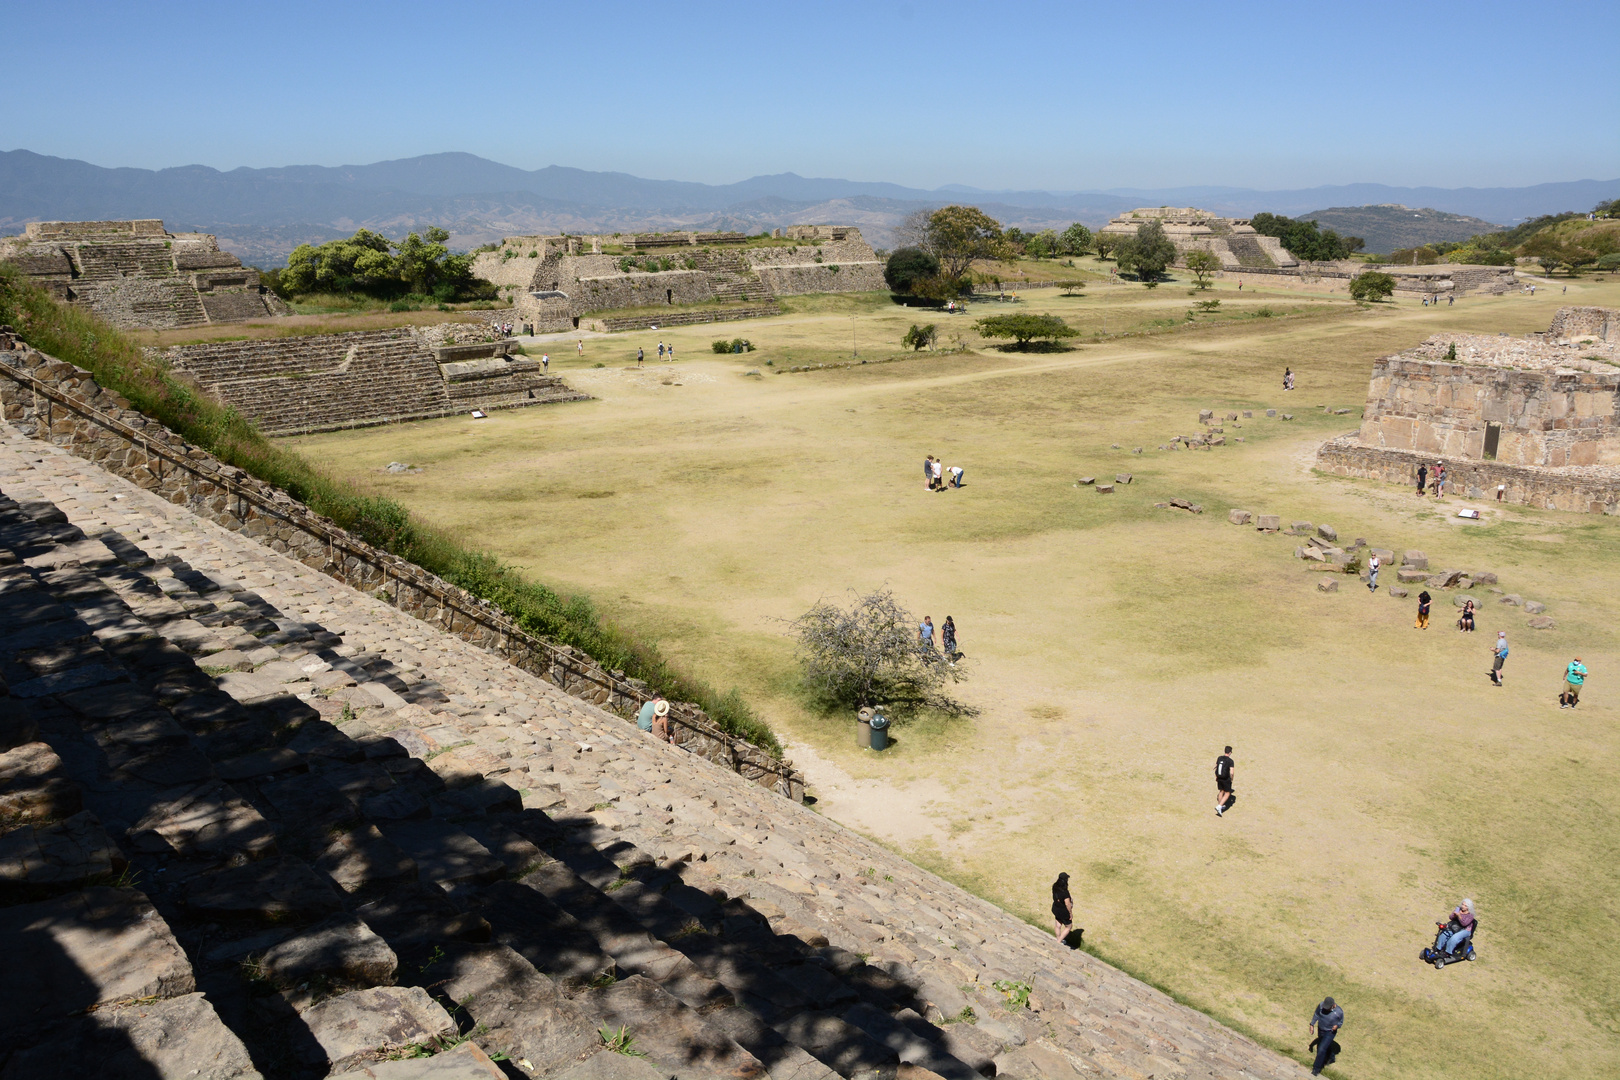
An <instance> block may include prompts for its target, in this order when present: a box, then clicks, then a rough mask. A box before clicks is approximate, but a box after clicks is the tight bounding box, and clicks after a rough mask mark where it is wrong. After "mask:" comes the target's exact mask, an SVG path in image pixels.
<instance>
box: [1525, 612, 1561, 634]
mask: <svg viewBox="0 0 1620 1080" xmlns="http://www.w3.org/2000/svg"><path fill="white" fill-rule="evenodd" d="M1525 625H1526V626H1528V627H1529V628H1530V629H1532V630H1551V629H1552V628H1553V627H1555V626H1557V625H1558V624H1557V623H1555V622H1553V620H1552V616H1551V615H1534V616H1532V617H1531V618H1530V621H1529V622H1527V623H1525Z"/></svg>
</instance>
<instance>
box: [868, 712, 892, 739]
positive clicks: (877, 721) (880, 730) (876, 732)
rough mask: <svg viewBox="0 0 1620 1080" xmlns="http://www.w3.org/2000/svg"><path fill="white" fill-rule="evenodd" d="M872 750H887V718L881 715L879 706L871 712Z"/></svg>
mask: <svg viewBox="0 0 1620 1080" xmlns="http://www.w3.org/2000/svg"><path fill="white" fill-rule="evenodd" d="M871 727H872V749H874V750H887V749H888V748H889V718H888V717H887V716H884V715H883V707H882V706H881V705H880V706H878V707H877V708H876V709H874V710H873V711H872V724H871Z"/></svg>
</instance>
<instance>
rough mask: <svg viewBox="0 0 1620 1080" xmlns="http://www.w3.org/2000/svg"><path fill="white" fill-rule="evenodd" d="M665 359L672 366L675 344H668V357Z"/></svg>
mask: <svg viewBox="0 0 1620 1080" xmlns="http://www.w3.org/2000/svg"><path fill="white" fill-rule="evenodd" d="M666 359H668V360H669V362H670V363H672V364H673V363H674V362H675V343H674V342H673V341H672V342H670V343H669V356H668V357H667V358H666Z"/></svg>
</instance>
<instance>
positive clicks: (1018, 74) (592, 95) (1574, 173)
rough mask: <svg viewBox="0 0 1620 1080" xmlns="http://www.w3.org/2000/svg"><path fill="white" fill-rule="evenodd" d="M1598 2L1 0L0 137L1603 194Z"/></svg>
mask: <svg viewBox="0 0 1620 1080" xmlns="http://www.w3.org/2000/svg"><path fill="white" fill-rule="evenodd" d="M1615 13H1616V9H1615V7H1614V4H1613V3H1612V0H1610V2H1608V3H1560V2H1555V0H1536V2H1533V3H1525V2H1523V0H1519V2H1516V3H1480V2H1475V3H1435V2H1425V3H1378V2H1365V0H1363V2H1357V3H1344V2H1337V3H1286V4H1284V3H1279V4H1266V3H1225V4H1219V3H1210V2H1207V0H1206V2H1204V3H1196V4H1177V3H1154V4H1131V3H1117V2H1116V3H1111V4H1092V3H1051V4H1049V3H1042V2H1018V3H1010V4H994V3H992V4H984V3H978V4H951V3H940V4H932V3H923V2H920V0H871V2H868V3H841V2H829V3H810V2H800V3H795V4H771V3H757V2H756V3H703V4H685V3H677V2H664V3H608V2H590V0H587V2H584V3H578V2H576V3H568V4H553V3H537V2H517V0H509V2H499V0H491V2H464V3H457V2H449V3H446V2H442V0H441V2H439V3H433V4H420V3H415V2H400V0H389V2H355V3H344V2H341V0H331V2H327V3H305V2H301V0H293V2H283V3H275V4H243V3H221V2H218V0H212V2H208V3H161V2H159V3H150V4H136V3H121V4H113V3H97V2H85V0H81V2H79V3H75V4H48V3H25V2H22V0H12V2H10V3H8V4H7V5H6V11H5V17H4V23H5V26H6V31H7V32H6V35H5V36H6V38H7V41H8V46H9V48H8V50H7V52H8V55H9V56H10V57H11V60H12V63H11V65H10V67H9V70H8V74H7V76H6V86H5V91H4V104H3V105H0V149H28V150H33V151H36V152H39V153H44V154H54V155H58V156H62V157H72V158H81V159H83V160H86V161H90V162H93V163H95V164H98V165H106V166H117V165H134V166H140V167H145V168H161V167H165V166H170V165H183V164H203V165H211V166H214V167H216V168H222V169H228V168H233V167H236V166H239V165H249V166H269V165H289V164H318V165H340V164H357V163H366V162H371V161H378V160H384V159H389V158H400V157H410V156H414V155H417V154H425V153H434V152H439V151H447V150H464V151H468V152H471V153H475V154H479V155H482V156H484V157H488V158H493V159H495V160H497V161H502V162H505V163H507V164H511V165H517V166H520V167H524V168H538V167H541V166H544V165H550V164H558V165H571V166H576V167H579V168H585V169H605V170H617V171H622V172H629V173H634V174H636V175H638V176H645V177H654V178H661V179H680V180H700V181H705V182H709V183H723V182H729V181H734V180H740V179H744V178H746V177H748V176H753V175H757V174H761V173H776V172H797V173H800V174H802V175H807V176H834V177H843V178H848V179H855V180H888V181H893V182H896V183H902V184H908V185H913V186H917V187H928V188H932V187H937V186H939V185H942V184H947V183H959V184H970V185H975V186H978V187H983V188H997V189H1002V188H1046V189H1051V190H1078V189H1097V188H1110V187H1167V186H1175V185H1185V184H1229V185H1233V186H1241V187H1254V188H1263V189H1279V188H1294V187H1307V186H1313V185H1316V184H1327V183H1351V182H1360V181H1369V182H1379V183H1388V184H1395V185H1430V184H1432V185H1437V186H1442V187H1495V186H1517V185H1524V184H1534V183H1541V182H1546V181H1558V180H1578V179H1611V178H1614V177H1620V107H1617V106H1620V82H1616V81H1615V79H1614V69H1613V64H1614V58H1613V53H1612V49H1611V48H1610V47H1609V44H1608V43H1610V42H1612V40H1613V33H1614V25H1615ZM75 45H77V46H79V47H81V48H82V52H80V53H79V54H77V55H75V54H74V52H73V51H72V49H73V48H74V46H75ZM36 50H37V51H36Z"/></svg>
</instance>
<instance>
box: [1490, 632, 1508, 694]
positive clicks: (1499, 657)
mask: <svg viewBox="0 0 1620 1080" xmlns="http://www.w3.org/2000/svg"><path fill="white" fill-rule="evenodd" d="M1507 657H1508V643H1507V631H1506V630H1498V631H1497V632H1496V647H1495V648H1493V649H1492V650H1491V682H1492V683H1493V684H1494V685H1496V686H1501V685H1502V665H1503V664H1505V663H1507Z"/></svg>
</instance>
